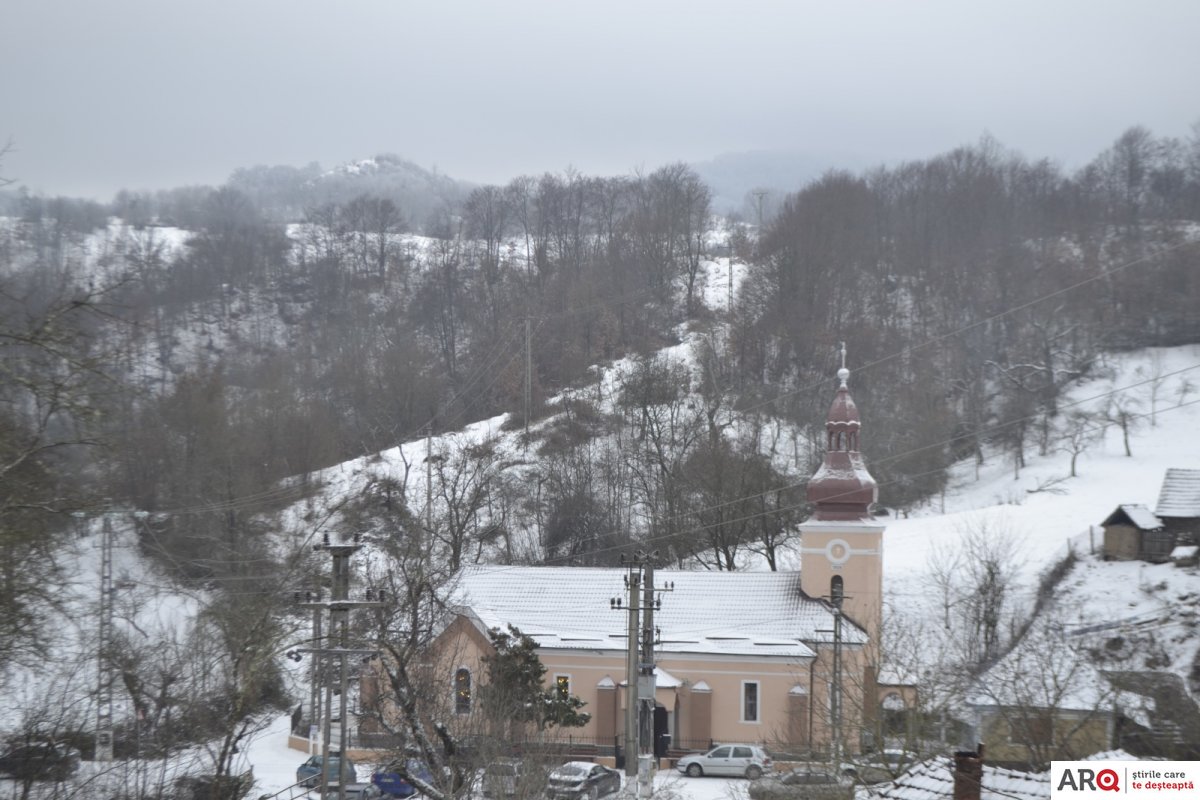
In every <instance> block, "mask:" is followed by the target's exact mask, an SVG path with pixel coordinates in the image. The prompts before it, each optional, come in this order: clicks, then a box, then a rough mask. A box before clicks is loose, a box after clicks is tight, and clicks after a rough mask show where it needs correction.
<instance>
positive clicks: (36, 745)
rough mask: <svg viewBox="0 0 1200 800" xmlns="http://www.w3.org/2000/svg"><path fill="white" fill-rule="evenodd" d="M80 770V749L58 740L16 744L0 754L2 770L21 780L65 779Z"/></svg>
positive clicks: (0, 767)
mask: <svg viewBox="0 0 1200 800" xmlns="http://www.w3.org/2000/svg"><path fill="white" fill-rule="evenodd" d="M77 769H79V751H78V750H76V749H75V748H74V747H68V746H66V745H63V744H57V743H55V742H25V743H23V744H14V745H13V746H12V747H11V748H10V749H9V750H8V751H7V752H5V753H4V754H3V755H0V772H6V773H8V774H9V775H12V776H13V777H14V778H16V779H18V780H31V781H62V780H66V779H67V778H69V777H71V776H72V775H74V774H75V770H77Z"/></svg>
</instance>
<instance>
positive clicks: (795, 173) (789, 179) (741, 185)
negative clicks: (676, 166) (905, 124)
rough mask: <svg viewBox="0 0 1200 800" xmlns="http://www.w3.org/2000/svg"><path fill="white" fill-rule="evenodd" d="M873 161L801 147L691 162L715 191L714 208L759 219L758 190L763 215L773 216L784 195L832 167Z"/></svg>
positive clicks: (859, 165) (855, 166)
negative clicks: (754, 193)
mask: <svg viewBox="0 0 1200 800" xmlns="http://www.w3.org/2000/svg"><path fill="white" fill-rule="evenodd" d="M872 163H873V162H872V160H871V159H869V158H867V157H866V156H862V155H854V154H846V153H825V154H819V153H809V152H805V151H802V150H751V151H746V152H738V153H721V154H719V155H717V156H715V157H713V158H712V159H711V160H709V161H700V162H696V163H693V164H692V168H693V169H695V170H696V172H697V174H699V175H700V177H701V178H702V179H703V180H704V182H705V183H707V184H708V186H709V188H711V189H712V193H713V210H715V211H717V212H718V213H723V214H728V213H736V214H741V215H742V216H743V217H744V218H745V219H746V221H748V222H757V221H758V207H757V201H756V198H755V197H754V196H753V195H752V192H754V191H755V190H757V189H765V190H767V192H768V193H767V194H765V195H764V196H763V218H764V219H770V218H771V216H773V209H774V208H775V207H776V206H777V205H778V203H780V202H782V200H783V198H784V197H785V196H786V195H788V194H790V193H792V192H795V191H797V190H798V189H800V188H801V187H802V186H804V184H806V183H808V182H809V181H811V180H813V179H814V178H817V177H820V176H821V175H822V174H823V173H825V172H827V171H829V170H831V169H835V168H836V169H846V170H851V171H858V170H859V169H862V168H864V167H868V166H871V164H872Z"/></svg>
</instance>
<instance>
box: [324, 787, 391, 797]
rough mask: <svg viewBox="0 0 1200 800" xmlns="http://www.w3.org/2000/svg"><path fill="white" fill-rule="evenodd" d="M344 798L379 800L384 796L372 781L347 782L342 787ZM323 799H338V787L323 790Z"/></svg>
mask: <svg viewBox="0 0 1200 800" xmlns="http://www.w3.org/2000/svg"><path fill="white" fill-rule="evenodd" d="M343 791H344V793H345V798H346V800H379V799H380V798H382V797H383V796H384V794H383V792H381V791H379V787H378V786H376V785H375V784H373V783H348V784H346V786H345V788H344V789H343ZM325 800H338V787H336V786H331V787H329V788H328V789H326V790H325Z"/></svg>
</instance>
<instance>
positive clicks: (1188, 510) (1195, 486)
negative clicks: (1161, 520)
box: [1154, 467, 1200, 517]
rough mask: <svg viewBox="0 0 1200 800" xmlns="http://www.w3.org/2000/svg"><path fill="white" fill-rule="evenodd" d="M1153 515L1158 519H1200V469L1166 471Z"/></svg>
mask: <svg viewBox="0 0 1200 800" xmlns="http://www.w3.org/2000/svg"><path fill="white" fill-rule="evenodd" d="M1154 513H1155V514H1157V515H1158V516H1160V517H1200V469H1181V468H1179V467H1171V468H1170V469H1168V470H1167V474H1166V475H1165V476H1164V477H1163V484H1162V491H1161V492H1160V493H1159V495H1158V508H1156V509H1154Z"/></svg>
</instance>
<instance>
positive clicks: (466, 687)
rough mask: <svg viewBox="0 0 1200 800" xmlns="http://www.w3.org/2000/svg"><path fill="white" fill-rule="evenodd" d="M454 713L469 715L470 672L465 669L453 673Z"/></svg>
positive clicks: (461, 668)
mask: <svg viewBox="0 0 1200 800" xmlns="http://www.w3.org/2000/svg"><path fill="white" fill-rule="evenodd" d="M454 713H456V714H470V713H471V670H469V669H467V668H466V667H460V668H459V670H458V671H457V672H455V673H454Z"/></svg>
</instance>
